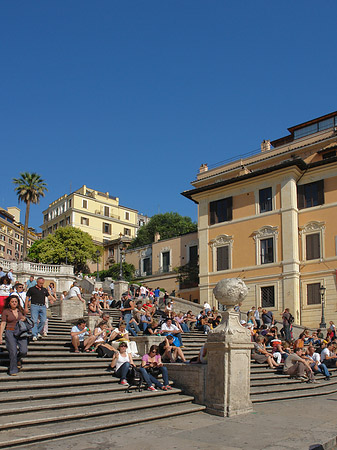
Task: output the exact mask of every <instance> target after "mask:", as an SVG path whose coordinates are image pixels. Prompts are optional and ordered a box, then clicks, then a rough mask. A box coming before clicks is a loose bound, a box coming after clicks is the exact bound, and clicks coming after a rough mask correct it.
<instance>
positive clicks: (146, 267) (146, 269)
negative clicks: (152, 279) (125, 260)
mask: <svg viewBox="0 0 337 450" xmlns="http://www.w3.org/2000/svg"><path fill="white" fill-rule="evenodd" d="M143 274H144V275H151V260H150V258H144V259H143Z"/></svg>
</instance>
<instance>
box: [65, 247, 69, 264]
mask: <svg viewBox="0 0 337 450" xmlns="http://www.w3.org/2000/svg"><path fill="white" fill-rule="evenodd" d="M65 250H66V266H67V265H68V250H69V249H68V247H66V248H65Z"/></svg>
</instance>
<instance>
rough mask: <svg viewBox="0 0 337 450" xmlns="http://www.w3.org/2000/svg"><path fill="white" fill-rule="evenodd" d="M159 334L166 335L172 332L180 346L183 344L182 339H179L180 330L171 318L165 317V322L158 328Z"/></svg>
mask: <svg viewBox="0 0 337 450" xmlns="http://www.w3.org/2000/svg"><path fill="white" fill-rule="evenodd" d="M160 332H161V334H163V335H164V336H167V335H168V334H173V335H174V336H177V338H178V339H179V342H180V346H182V345H183V341H182V339H181V334H180V330H179V328H178V327H177V326H176V325H173V323H172V319H167V320H166V322H164V323H163V325H162V326H161V329H160Z"/></svg>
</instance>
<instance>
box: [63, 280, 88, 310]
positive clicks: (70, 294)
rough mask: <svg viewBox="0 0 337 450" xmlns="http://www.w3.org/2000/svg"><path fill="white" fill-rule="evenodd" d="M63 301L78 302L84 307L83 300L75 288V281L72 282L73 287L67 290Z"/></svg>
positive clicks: (78, 290)
mask: <svg viewBox="0 0 337 450" xmlns="http://www.w3.org/2000/svg"><path fill="white" fill-rule="evenodd" d="M64 300H80V301H81V302H82V303H83V306H84V307H85V300H84V299H83V298H82V295H81V290H80V288H79V287H78V286H77V282H76V281H74V283H73V285H72V286H71V288H70V289H69V292H68V294H67V296H66V297H65V299H64Z"/></svg>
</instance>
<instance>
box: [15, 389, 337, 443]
mask: <svg viewBox="0 0 337 450" xmlns="http://www.w3.org/2000/svg"><path fill="white" fill-rule="evenodd" d="M336 413H337V394H332V395H329V396H322V397H320V398H307V399H303V400H289V401H284V402H274V403H270V404H261V405H256V406H255V408H254V412H253V413H251V414H246V415H242V416H237V417H233V418H230V419H228V418H226V419H223V418H220V417H216V416H211V415H209V414H206V413H196V414H193V415H189V416H177V417H175V418H172V419H165V420H164V419H161V420H158V421H154V422H151V423H148V424H144V425H134V426H129V427H125V428H120V429H116V430H115V429H113V428H112V429H111V431H104V432H99V433H91V434H83V435H82V436H78V437H72V438H68V439H59V440H55V441H53V442H47V443H40V444H34V445H26V446H24V447H16V448H20V449H23V448H24V449H25V450H28V449H33V448H34V450H72V449H80V450H106V449H109V450H110V449H128V450H131V449H133V450H160V449H165V450H173V449H179V450H191V449H200V450H205V449H207V450H220V449H226V450H238V449H266V450H267V449H268V450H289V449H298V450H302V449H303V450H309V448H310V447H311V446H313V447H311V448H321V449H323V448H324V449H329V450H330V449H332V448H337V447H336V446H331V440H334V443H336V436H337V418H336V416H337V414H336ZM102 420H104V417H102ZM329 441H330V445H329V446H324V447H316V446H314V444H318V443H322V444H324V443H327V442H329Z"/></svg>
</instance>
